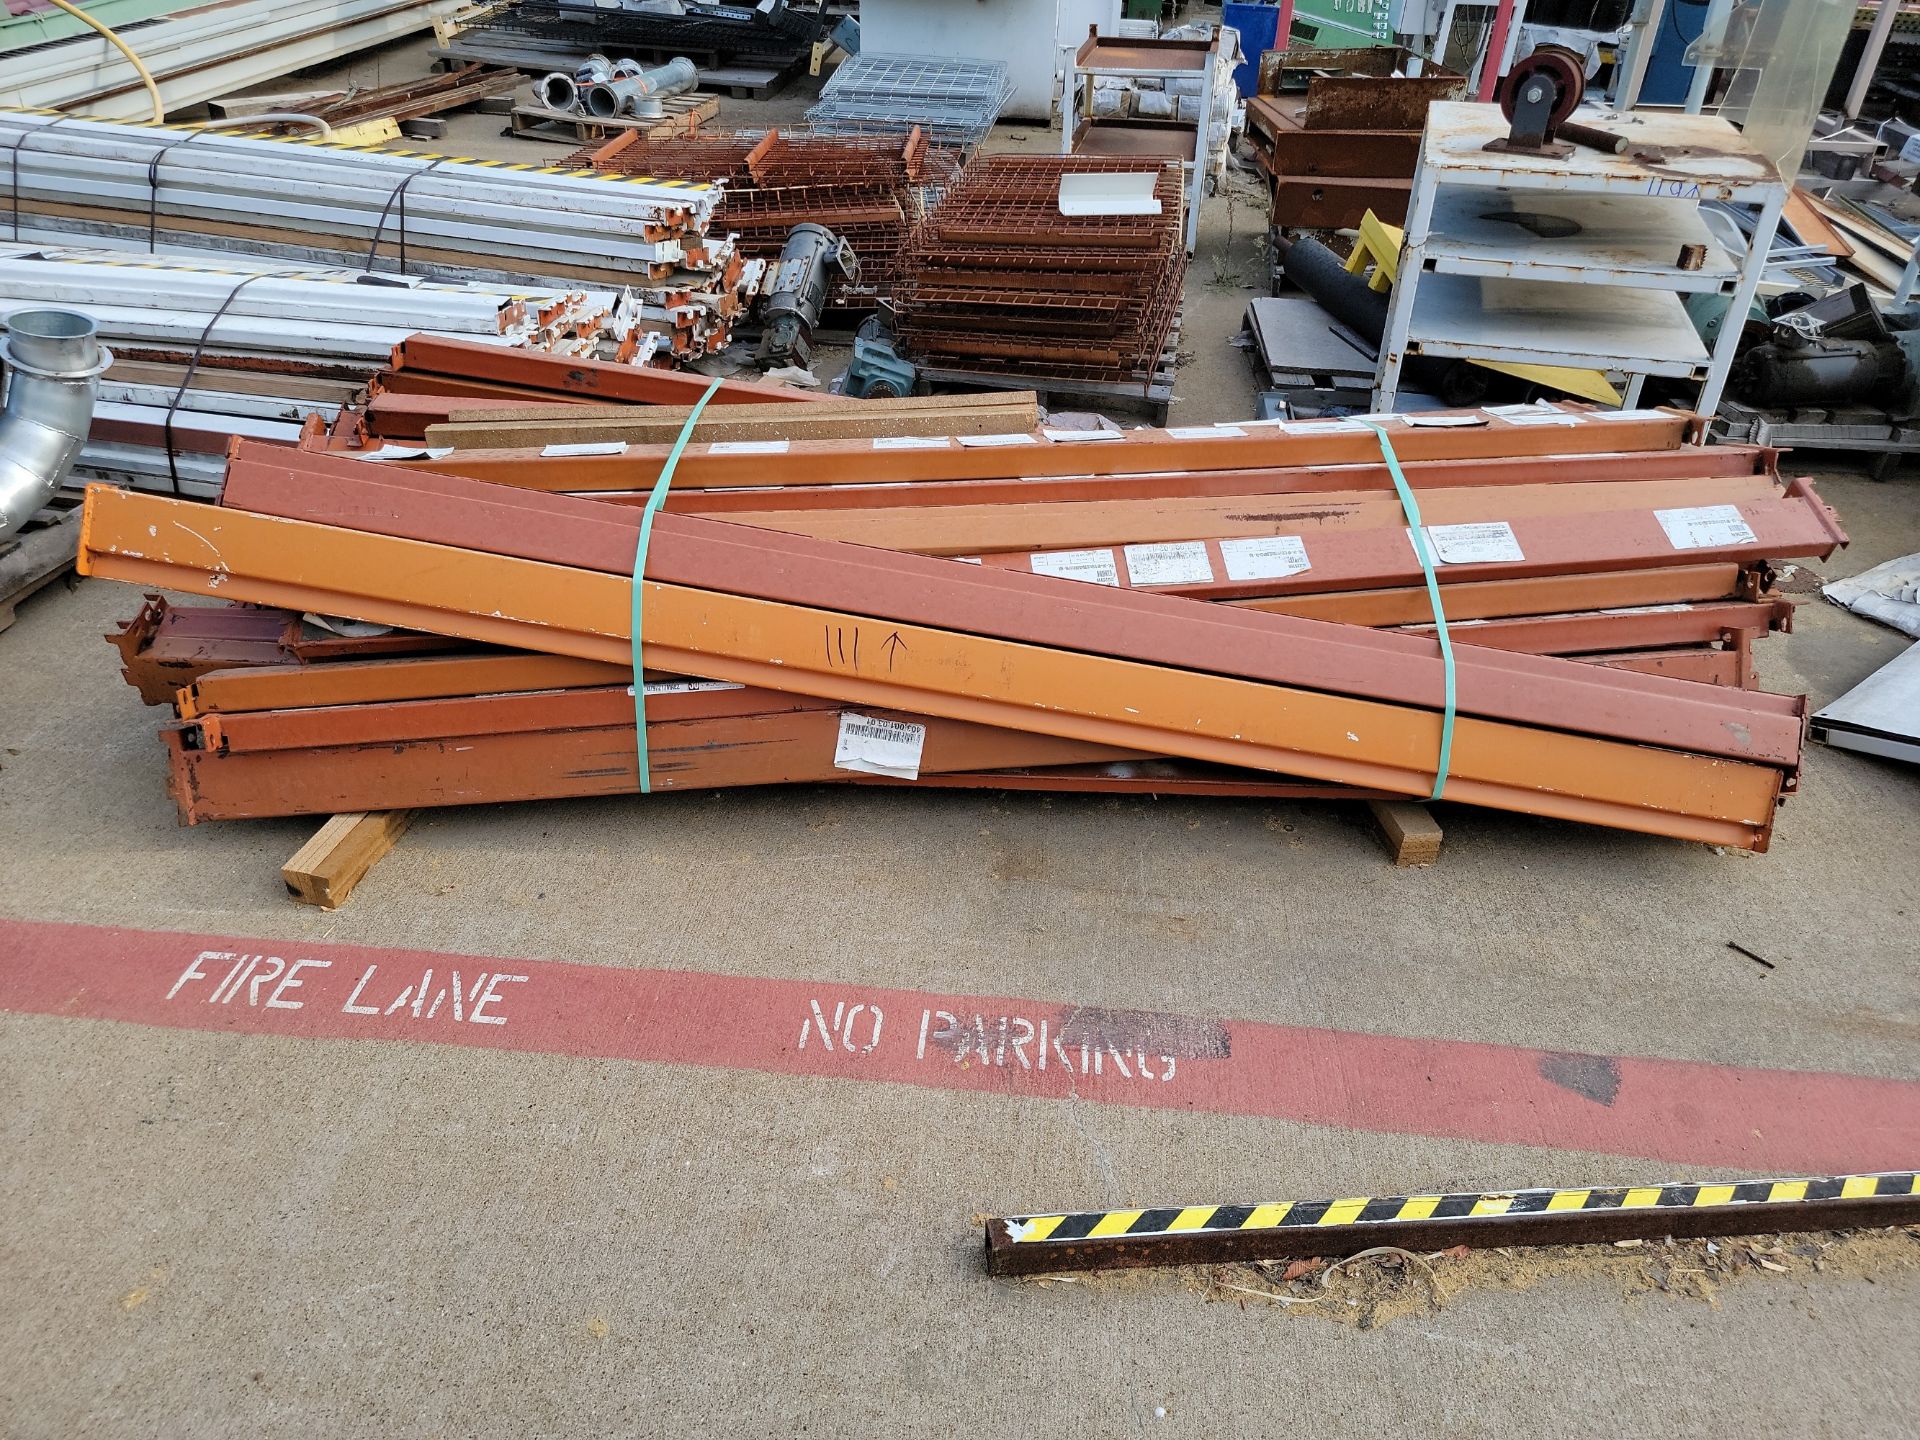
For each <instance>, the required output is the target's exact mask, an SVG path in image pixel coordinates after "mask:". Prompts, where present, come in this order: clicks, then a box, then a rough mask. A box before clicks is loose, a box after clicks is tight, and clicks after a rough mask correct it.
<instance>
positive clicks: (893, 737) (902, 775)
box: [833, 710, 927, 780]
mask: <svg viewBox="0 0 1920 1440" xmlns="http://www.w3.org/2000/svg"><path fill="white" fill-rule="evenodd" d="M926 743H927V727H926V726H924V725H915V724H914V723H913V722H912V721H910V720H883V719H881V718H880V717H879V716H877V715H856V714H854V713H853V711H851V710H847V711H843V712H842V713H841V716H840V733H839V735H838V736H837V737H836V739H835V740H834V745H833V768H834V769H836V770H858V771H860V772H861V773H862V774H865V775H891V776H892V777H893V778H894V779H896V780H918V779H919V778H920V752H921V751H922V750H923V749H924V748H925V747H926Z"/></svg>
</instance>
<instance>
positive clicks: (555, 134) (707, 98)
mask: <svg viewBox="0 0 1920 1440" xmlns="http://www.w3.org/2000/svg"><path fill="white" fill-rule="evenodd" d="M660 106H661V108H662V109H663V110H665V111H666V112H667V113H666V114H665V115H664V116H662V117H661V118H659V119H657V120H639V119H635V118H634V117H632V116H630V115H616V116H614V117H613V118H612V119H610V120H603V119H601V118H600V117H599V116H597V115H581V114H579V113H577V112H575V111H572V110H549V109H547V108H546V106H544V105H516V106H514V107H513V113H512V114H511V115H510V116H509V117H508V119H509V121H510V122H511V123H510V125H509V128H508V129H507V131H506V133H507V134H509V135H511V136H513V137H514V139H516V140H546V141H549V142H557V143H559V144H562V145H586V144H590V143H592V142H593V141H596V140H608V139H611V138H612V137H613V136H615V135H625V134H628V133H630V132H633V131H638V132H639V133H640V135H641V137H642V138H643V139H647V140H660V139H665V138H666V137H668V136H669V135H674V134H678V133H681V132H686V131H692V130H698V129H699V128H700V127H701V126H702V125H704V124H706V123H707V121H709V120H711V119H712V118H713V117H714V116H716V115H718V114H719V113H720V97H719V96H717V95H669V96H668V97H667V98H666V99H665V100H662V101H661V102H660Z"/></svg>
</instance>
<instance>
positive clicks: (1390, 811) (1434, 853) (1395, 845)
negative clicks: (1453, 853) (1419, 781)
mask: <svg viewBox="0 0 1920 1440" xmlns="http://www.w3.org/2000/svg"><path fill="white" fill-rule="evenodd" d="M1367 809H1369V810H1371V811H1372V812H1373V820H1374V823H1375V824H1376V825H1378V826H1379V827H1380V838H1381V839H1382V840H1384V841H1385V842H1386V846H1387V853H1388V854H1389V855H1391V856H1393V863H1394V864H1396V865H1431V864H1433V862H1434V861H1436V860H1438V859H1439V858H1440V841H1441V839H1442V838H1443V835H1444V832H1443V831H1442V830H1441V829H1440V825H1439V823H1438V822H1437V821H1436V820H1435V819H1434V818H1433V816H1432V814H1431V813H1429V811H1428V810H1427V807H1426V806H1424V805H1421V804H1419V803H1418V802H1416V801H1413V800H1369V801H1368V802H1367Z"/></svg>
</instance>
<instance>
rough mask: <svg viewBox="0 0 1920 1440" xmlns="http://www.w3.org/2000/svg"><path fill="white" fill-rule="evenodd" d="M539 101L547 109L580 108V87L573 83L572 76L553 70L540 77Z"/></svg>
mask: <svg viewBox="0 0 1920 1440" xmlns="http://www.w3.org/2000/svg"><path fill="white" fill-rule="evenodd" d="M540 103H541V104H542V105H544V106H546V107H547V109H549V110H577V109H579V108H580V87H579V86H578V85H577V84H575V83H574V79H573V76H571V75H565V74H562V73H561V72H560V71H558V70H555V71H554V72H553V73H552V74H550V75H546V76H543V77H542V78H541V81H540Z"/></svg>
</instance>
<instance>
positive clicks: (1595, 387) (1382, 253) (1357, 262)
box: [1347, 210, 1620, 405]
mask: <svg viewBox="0 0 1920 1440" xmlns="http://www.w3.org/2000/svg"><path fill="white" fill-rule="evenodd" d="M1403 233H1404V232H1403V231H1402V230H1401V229H1400V227H1399V226H1398V225H1389V224H1387V223H1386V222H1385V221H1384V220H1382V219H1381V218H1380V217H1379V216H1378V215H1375V214H1374V213H1373V211H1371V210H1369V211H1367V213H1366V214H1365V215H1364V216H1362V217H1361V220H1360V236H1359V238H1358V239H1357V240H1355V241H1354V243H1353V254H1351V255H1349V256H1348V257H1347V273H1348V274H1349V275H1359V274H1363V273H1365V271H1366V270H1367V268H1368V267H1369V266H1371V267H1372V269H1373V274H1372V275H1371V276H1369V277H1368V279H1367V288H1368V289H1369V290H1386V289H1389V288H1390V287H1391V286H1392V285H1393V281H1394V277H1395V275H1396V274H1397V273H1398V272H1399V268H1400V241H1401V236H1402V234H1403ZM1469 363H1470V364H1474V365H1478V366H1480V367H1481V368H1482V369H1483V370H1497V371H1498V372H1499V373H1500V374H1502V375H1512V376H1514V377H1515V378H1517V379H1521V380H1529V381H1532V382H1533V383H1534V384H1536V385H1545V386H1546V387H1547V388H1549V389H1551V390H1559V391H1561V392H1562V393H1564V394H1567V395H1577V396H1579V397H1580V398H1581V399H1582V400H1592V401H1594V402H1596V403H1597V404H1601V405H1618V404H1619V403H1620V392H1619V391H1618V390H1616V389H1614V388H1613V386H1612V385H1610V384H1608V383H1607V377H1606V376H1605V375H1603V374H1602V373H1601V372H1600V371H1598V370H1575V369H1572V368H1570V367H1568V366H1565V365H1509V364H1507V363H1505V362H1504V361H1492V360H1474V361H1470V362H1469Z"/></svg>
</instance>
